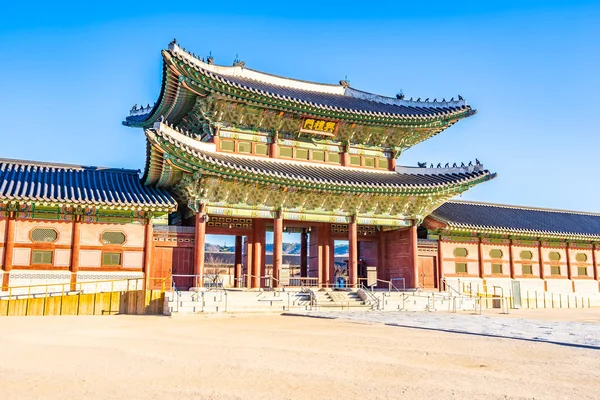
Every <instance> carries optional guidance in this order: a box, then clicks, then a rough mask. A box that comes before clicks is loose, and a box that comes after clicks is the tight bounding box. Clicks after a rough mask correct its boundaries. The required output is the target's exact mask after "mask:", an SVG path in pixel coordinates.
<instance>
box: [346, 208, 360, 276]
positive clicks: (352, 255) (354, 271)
mask: <svg viewBox="0 0 600 400" xmlns="http://www.w3.org/2000/svg"><path fill="white" fill-rule="evenodd" d="M351 218H352V222H350V223H349V224H348V285H349V286H350V287H356V283H357V277H358V241H357V234H358V227H357V226H356V217H351Z"/></svg>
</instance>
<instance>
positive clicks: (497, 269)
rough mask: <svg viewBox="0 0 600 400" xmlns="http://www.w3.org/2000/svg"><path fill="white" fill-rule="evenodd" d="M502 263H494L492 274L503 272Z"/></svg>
mask: <svg viewBox="0 0 600 400" xmlns="http://www.w3.org/2000/svg"><path fill="white" fill-rule="evenodd" d="M501 273H502V264H492V274H501Z"/></svg>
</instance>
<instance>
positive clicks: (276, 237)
mask: <svg viewBox="0 0 600 400" xmlns="http://www.w3.org/2000/svg"><path fill="white" fill-rule="evenodd" d="M282 235H283V218H282V216H281V213H280V212H279V213H277V217H276V218H275V219H274V220H273V278H274V279H273V286H274V287H278V286H279V270H280V269H281V261H282V254H283V249H282V245H283V236H282Z"/></svg>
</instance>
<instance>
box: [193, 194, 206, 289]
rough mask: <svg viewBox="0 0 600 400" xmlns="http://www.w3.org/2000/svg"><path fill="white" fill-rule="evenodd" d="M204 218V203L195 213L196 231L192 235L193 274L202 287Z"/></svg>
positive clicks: (204, 236) (204, 238) (204, 237)
mask: <svg viewBox="0 0 600 400" xmlns="http://www.w3.org/2000/svg"><path fill="white" fill-rule="evenodd" d="M206 219H207V216H206V215H205V214H204V205H202V206H200V210H199V211H198V213H197V214H196V233H195V236H194V240H195V243H194V244H195V247H194V275H197V277H196V279H197V281H196V282H197V283H195V284H197V285H199V287H204V253H205V252H204V245H205V240H206Z"/></svg>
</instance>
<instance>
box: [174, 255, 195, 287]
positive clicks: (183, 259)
mask: <svg viewBox="0 0 600 400" xmlns="http://www.w3.org/2000/svg"><path fill="white" fill-rule="evenodd" d="M172 259H173V275H193V274H194V248H193V247H174V248H173V258H172ZM173 282H174V283H175V285H177V289H179V290H188V289H189V288H191V287H194V286H195V282H194V277H192V276H174V277H173Z"/></svg>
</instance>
